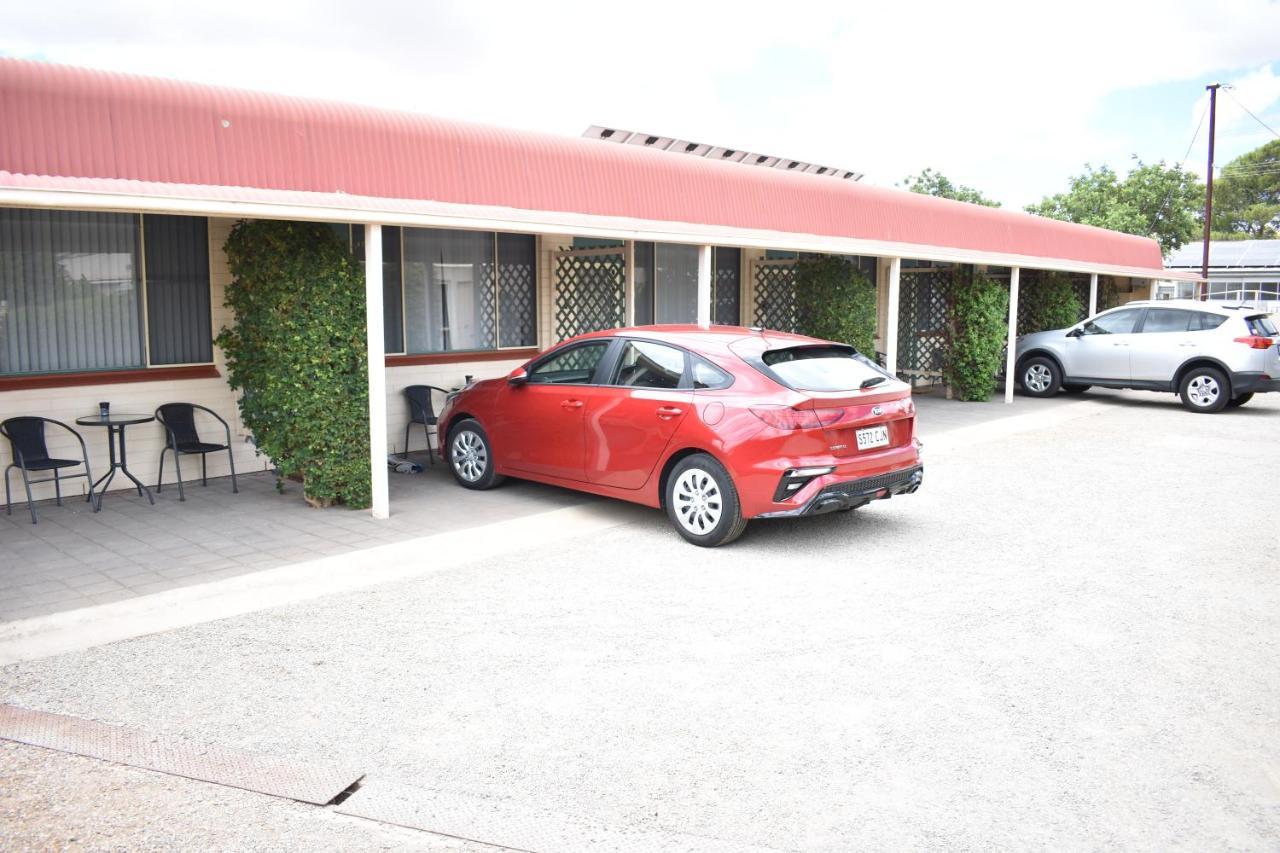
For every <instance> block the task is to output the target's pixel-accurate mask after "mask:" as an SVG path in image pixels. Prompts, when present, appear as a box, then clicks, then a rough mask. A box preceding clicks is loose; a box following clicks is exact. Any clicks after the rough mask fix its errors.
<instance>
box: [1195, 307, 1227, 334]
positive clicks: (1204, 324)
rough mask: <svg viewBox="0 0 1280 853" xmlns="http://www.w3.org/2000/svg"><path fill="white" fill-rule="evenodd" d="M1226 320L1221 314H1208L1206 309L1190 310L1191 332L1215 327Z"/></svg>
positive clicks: (1205, 330)
mask: <svg viewBox="0 0 1280 853" xmlns="http://www.w3.org/2000/svg"><path fill="white" fill-rule="evenodd" d="M1226 321H1227V318H1226V317H1224V316H1223V315H1221V314H1210V313H1209V312H1208V311H1192V312H1191V328H1190V329H1188V331H1191V332H1207V331H1209V330H1210V329H1216V328H1218V327H1219V326H1221V325H1222V324H1223V323H1225V322H1226Z"/></svg>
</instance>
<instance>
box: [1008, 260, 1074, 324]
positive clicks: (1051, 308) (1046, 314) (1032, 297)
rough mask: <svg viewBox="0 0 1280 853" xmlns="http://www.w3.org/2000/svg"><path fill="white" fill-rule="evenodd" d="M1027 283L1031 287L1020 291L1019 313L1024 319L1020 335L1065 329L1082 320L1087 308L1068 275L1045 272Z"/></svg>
mask: <svg viewBox="0 0 1280 853" xmlns="http://www.w3.org/2000/svg"><path fill="white" fill-rule="evenodd" d="M1027 284H1028V285H1030V286H1029V287H1027V288H1025V289H1024V288H1021V287H1020V288H1019V289H1018V303H1019V307H1020V310H1019V311H1018V313H1019V314H1020V315H1021V316H1022V323H1021V327H1020V328H1019V329H1018V332H1019V334H1028V333H1031V332H1043V331H1045V330H1047V329H1065V328H1067V327H1068V326H1074V325H1075V324H1076V322H1077V321H1078V320H1079V319H1080V316H1081V312H1082V311H1083V310H1084V306H1082V305H1081V304H1080V297H1079V296H1077V295H1076V289H1075V288H1074V287H1072V286H1071V278H1070V277H1069V276H1068V275H1066V274H1065V273H1060V272H1051V273H1045V274H1044V275H1043V276H1041V277H1040V278H1038V279H1035V280H1031V281H1028V282H1027Z"/></svg>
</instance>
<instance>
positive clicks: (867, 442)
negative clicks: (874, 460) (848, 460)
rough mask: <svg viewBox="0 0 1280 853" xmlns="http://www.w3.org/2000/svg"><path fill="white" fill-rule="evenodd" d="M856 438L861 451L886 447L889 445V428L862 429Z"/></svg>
mask: <svg viewBox="0 0 1280 853" xmlns="http://www.w3.org/2000/svg"><path fill="white" fill-rule="evenodd" d="M856 438H857V440H858V449H859V450H870V449H871V448H873V447H884V446H885V445H887V444H888V443H889V427H887V426H884V425H881V426H873V427H867V428H866V429H860V430H858V432H857V434H856Z"/></svg>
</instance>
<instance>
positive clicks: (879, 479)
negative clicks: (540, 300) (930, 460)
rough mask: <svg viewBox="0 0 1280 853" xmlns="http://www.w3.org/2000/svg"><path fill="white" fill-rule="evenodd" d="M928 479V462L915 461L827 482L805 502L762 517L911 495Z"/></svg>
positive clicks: (850, 506)
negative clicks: (919, 463) (868, 473)
mask: <svg viewBox="0 0 1280 853" xmlns="http://www.w3.org/2000/svg"><path fill="white" fill-rule="evenodd" d="M923 482H924V466H923V465H914V466H912V467H910V468H903V469H901V470H898V471H890V472H889V473H888V474H878V475H876V476H874V477H863V478H862V479H859V480H845V481H844V482H841V483H832V484H830V485H828V486H824V487H823V488H822V489H821V490H820V491H819V492H818V493H817V494H816V495H814V496H813V497H811V498H810V499H809V500H808V501H807V502H805V504H804V505H803V506H799V507H796V508H795V509H786V510H779V511H777V512H766V513H764V514H763V515H760V516H758V517H759V518H794V517H796V516H802V515H823V514H825V513H828V512H836V511H838V510H843V509H853V508H854V507H859V506H862V505H863V504H866V503H870V502H871V501H874V500H885V499H887V498H891V497H893V496H894V495H909V494H911V493H913V492H914V491H916V490H917V489H919V488H920V484H921V483H923Z"/></svg>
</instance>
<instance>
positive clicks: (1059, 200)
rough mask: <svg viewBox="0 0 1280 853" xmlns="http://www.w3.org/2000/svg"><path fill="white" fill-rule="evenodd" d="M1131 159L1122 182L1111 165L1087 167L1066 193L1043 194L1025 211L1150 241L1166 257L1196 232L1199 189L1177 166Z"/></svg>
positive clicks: (1200, 199)
mask: <svg viewBox="0 0 1280 853" xmlns="http://www.w3.org/2000/svg"><path fill="white" fill-rule="evenodd" d="M1133 159H1134V163H1135V165H1134V167H1133V169H1132V170H1131V171H1130V172H1129V174H1128V175H1126V176H1125V177H1124V178H1123V179H1121V178H1120V176H1119V175H1117V174H1116V172H1115V170H1114V169H1112V168H1111V167H1110V166H1102V167H1100V168H1098V169H1095V168H1093V166H1091V165H1089V164H1088V163H1086V164H1085V167H1084V172H1083V173H1082V174H1079V175H1076V176H1074V177H1073V178H1071V183H1070V188H1069V189H1068V190H1067V191H1066V192H1065V193H1058V194H1057V195H1052V196H1048V197H1046V198H1044V199H1042V200H1041V201H1040V203H1039V204H1033V205H1029V206H1028V207H1027V208H1026V210H1027V212H1028V213H1034V214H1036V215H1038V216H1047V217H1049V218H1050V219H1061V220H1063V221H1065V222H1079V223H1081V224H1084V225H1096V226H1098V227H1100V228H1109V229H1111V230H1112V231H1122V232H1124V233H1125V234H1140V235H1142V236H1143V237H1152V238H1154V239H1155V240H1157V241H1158V242H1159V243H1160V248H1161V250H1163V251H1164V252H1165V254H1168V253H1169V252H1170V251H1172V250H1174V249H1176V248H1178V247H1179V246H1181V245H1182V244H1183V243H1186V242H1189V241H1190V240H1192V239H1193V238H1195V236H1196V234H1197V233H1198V232H1199V230H1200V228H1201V222H1202V219H1201V213H1200V212H1201V210H1202V209H1203V207H1204V185H1203V184H1201V183H1200V182H1199V181H1198V180H1197V179H1196V176H1195V175H1194V174H1192V173H1191V172H1188V171H1186V170H1185V169H1183V168H1182V167H1181V166H1178V165H1173V166H1166V165H1165V163H1164V161H1163V160H1162V161H1160V162H1158V163H1150V164H1148V163H1143V162H1142V161H1141V160H1139V159H1138V158H1137V157H1134V158H1133Z"/></svg>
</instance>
